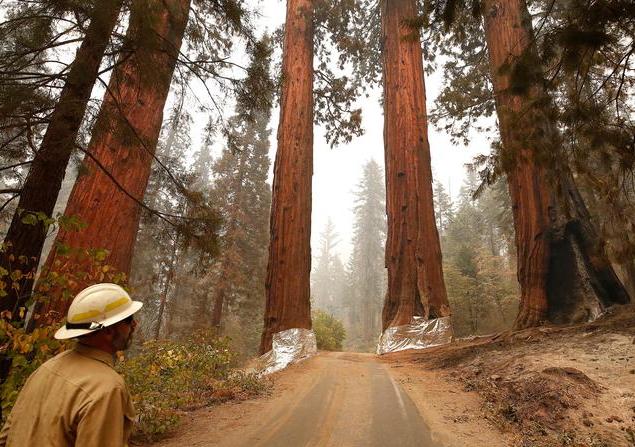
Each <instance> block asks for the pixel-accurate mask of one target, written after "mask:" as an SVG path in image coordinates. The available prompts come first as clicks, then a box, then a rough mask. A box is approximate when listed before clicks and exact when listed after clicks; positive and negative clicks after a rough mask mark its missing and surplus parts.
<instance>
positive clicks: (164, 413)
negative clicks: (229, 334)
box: [119, 331, 269, 440]
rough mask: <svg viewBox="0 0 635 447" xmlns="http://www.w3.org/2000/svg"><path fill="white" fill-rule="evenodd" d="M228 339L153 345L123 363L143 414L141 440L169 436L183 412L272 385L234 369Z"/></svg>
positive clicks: (206, 336) (200, 336) (202, 337)
mask: <svg viewBox="0 0 635 447" xmlns="http://www.w3.org/2000/svg"><path fill="white" fill-rule="evenodd" d="M229 341H230V340H229V339H228V338H219V337H215V336H214V335H213V334H212V333H211V332H206V331H202V332H198V333H195V334H193V335H192V336H191V337H189V338H188V339H186V340H184V341H171V340H170V341H168V340H165V341H151V342H147V343H145V344H144V345H143V346H142V348H141V351H140V353H139V354H138V355H136V356H134V357H132V358H130V359H128V360H126V361H125V362H123V363H121V364H120V368H119V369H120V372H121V373H122V375H123V376H124V377H125V379H126V382H127V384H128V387H129V389H130V392H131V394H132V398H133V401H134V404H135V408H136V409H137V413H138V414H139V421H138V424H137V433H136V435H135V436H136V437H137V438H140V439H146V440H154V439H157V438H159V437H161V436H162V435H164V434H166V433H168V432H169V431H171V430H172V429H173V428H174V427H176V425H177V424H178V423H179V419H180V415H181V414H182V412H183V411H184V410H192V409H195V408H199V407H202V406H205V405H210V404H213V403H217V402H224V401H227V400H233V399H246V398H249V397H252V396H255V395H258V394H262V393H264V392H266V391H267V390H268V387H269V386H268V382H266V381H264V380H262V379H260V378H258V377H256V376H255V375H254V374H248V373H244V372H239V371H234V370H232V369H231V367H230V365H231V363H232V361H233V358H234V354H233V353H232V352H231V351H230V349H229Z"/></svg>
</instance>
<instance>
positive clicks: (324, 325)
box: [312, 310, 346, 351]
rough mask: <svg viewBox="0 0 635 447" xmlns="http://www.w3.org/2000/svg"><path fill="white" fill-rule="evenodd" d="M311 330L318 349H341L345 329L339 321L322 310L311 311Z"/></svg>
mask: <svg viewBox="0 0 635 447" xmlns="http://www.w3.org/2000/svg"><path fill="white" fill-rule="evenodd" d="M312 319H313V332H315V338H316V340H317V347H318V349H323V350H325V351H341V350H342V343H343V342H344V339H345V338H346V330H345V329H344V325H343V324H342V322H341V321H339V320H337V319H336V318H335V317H334V316H333V315H330V314H328V313H326V312H324V311H321V310H316V311H315V312H313V316H312Z"/></svg>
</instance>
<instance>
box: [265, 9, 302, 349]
mask: <svg viewBox="0 0 635 447" xmlns="http://www.w3.org/2000/svg"><path fill="white" fill-rule="evenodd" d="M312 18H313V3H312V0H288V1H287V19H286V25H285V36H284V52H283V62H282V82H283V84H282V101H281V105H280V124H279V127H278V149H277V152H276V161H275V165H274V178H273V191H272V193H273V196H272V203H271V223H270V231H271V240H270V244H269V262H268V265H267V280H266V284H265V285H266V293H267V302H266V308H265V316H264V329H263V333H262V339H261V343H260V352H261V353H265V352H267V351H269V350H270V349H271V341H272V338H273V335H274V334H275V333H277V332H280V331H283V330H286V329H291V328H306V329H310V328H311V304H310V290H309V289H310V285H309V284H310V282H309V281H310V280H309V276H310V272H311V246H310V241H311V177H312V175H313V23H312Z"/></svg>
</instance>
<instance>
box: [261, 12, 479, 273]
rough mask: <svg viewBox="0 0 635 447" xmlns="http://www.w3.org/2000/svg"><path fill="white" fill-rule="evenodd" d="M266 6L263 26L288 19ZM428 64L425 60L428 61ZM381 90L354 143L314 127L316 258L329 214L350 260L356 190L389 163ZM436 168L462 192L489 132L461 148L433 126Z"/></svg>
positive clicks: (431, 89) (433, 84)
mask: <svg viewBox="0 0 635 447" xmlns="http://www.w3.org/2000/svg"><path fill="white" fill-rule="evenodd" d="M262 5H263V8H262V14H263V16H262V18H261V20H262V22H261V23H262V24H263V25H264V27H265V28H267V29H269V31H272V30H273V29H274V28H275V27H276V26H278V25H280V24H281V23H282V22H283V21H284V17H285V3H284V2H283V1H279V0H265V1H264V2H263V3H262ZM424 63H425V62H424ZM441 81H442V79H441V74H440V73H435V74H433V75H432V76H429V77H427V78H426V90H427V96H428V98H427V106H428V110H430V109H431V107H432V104H433V102H434V99H435V98H436V96H437V95H438V94H439V92H440V88H441ZM380 96H381V90H379V89H378V90H375V91H374V92H372V93H371V95H370V98H368V99H364V100H363V101H361V102H360V103H359V105H358V107H361V108H362V119H363V122H362V123H363V127H364V130H365V133H364V135H363V136H361V137H358V138H355V139H354V140H353V141H352V142H351V143H349V144H346V145H342V146H339V147H336V148H334V149H331V148H330V147H329V146H328V144H327V143H326V140H325V139H324V130H323V129H322V128H321V127H318V126H316V127H315V128H314V151H313V154H314V155H313V161H314V171H313V215H312V229H311V234H312V237H311V246H312V251H313V256H316V255H317V254H318V253H317V250H318V247H319V240H320V234H321V233H322V231H323V229H324V227H325V225H326V222H327V220H328V219H329V217H330V218H331V220H332V221H333V224H334V225H335V228H336V231H337V233H338V234H339V240H340V243H339V244H338V246H337V248H338V250H339V254H340V255H341V256H342V261H344V263H346V261H347V259H348V256H349V254H350V251H351V240H352V226H353V212H352V209H353V201H354V196H353V194H352V192H353V191H354V189H355V186H356V185H357V183H358V182H359V179H360V176H361V174H362V167H363V165H364V164H365V163H366V162H367V161H368V160H370V159H371V158H373V159H375V161H377V162H378V163H379V164H380V165H381V166H382V167H383V166H384V145H383V125H384V124H383V111H382V109H381V107H380V105H379V102H378V99H379V98H380ZM278 117H279V109H278V108H276V109H275V110H274V111H273V114H272V121H271V128H272V135H271V160H272V166H273V161H274V160H275V150H276V130H277V128H278ZM428 138H429V141H430V148H431V157H432V171H433V173H434V175H435V178H437V179H438V180H440V181H441V182H442V183H443V184H444V185H445V187H446V189H447V190H449V191H451V193H452V195H456V193H458V190H459V187H460V186H461V184H462V182H463V178H464V176H465V168H464V165H465V164H466V163H469V162H470V161H471V160H472V158H473V157H474V156H475V155H477V154H479V153H488V152H489V146H490V143H489V142H488V140H487V137H486V136H485V135H483V136H477V137H476V138H473V140H472V143H471V144H470V146H469V147H467V148H466V147H464V146H455V145H453V144H452V143H451V142H450V138H449V136H447V135H445V134H443V133H440V132H437V131H436V130H435V129H434V128H432V127H430V129H429V134H428Z"/></svg>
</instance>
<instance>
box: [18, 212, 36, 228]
mask: <svg viewBox="0 0 635 447" xmlns="http://www.w3.org/2000/svg"><path fill="white" fill-rule="evenodd" d="M21 221H22V223H23V224H24V225H37V217H36V216H35V214H33V213H28V214H25V215H23V216H22V219H21Z"/></svg>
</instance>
